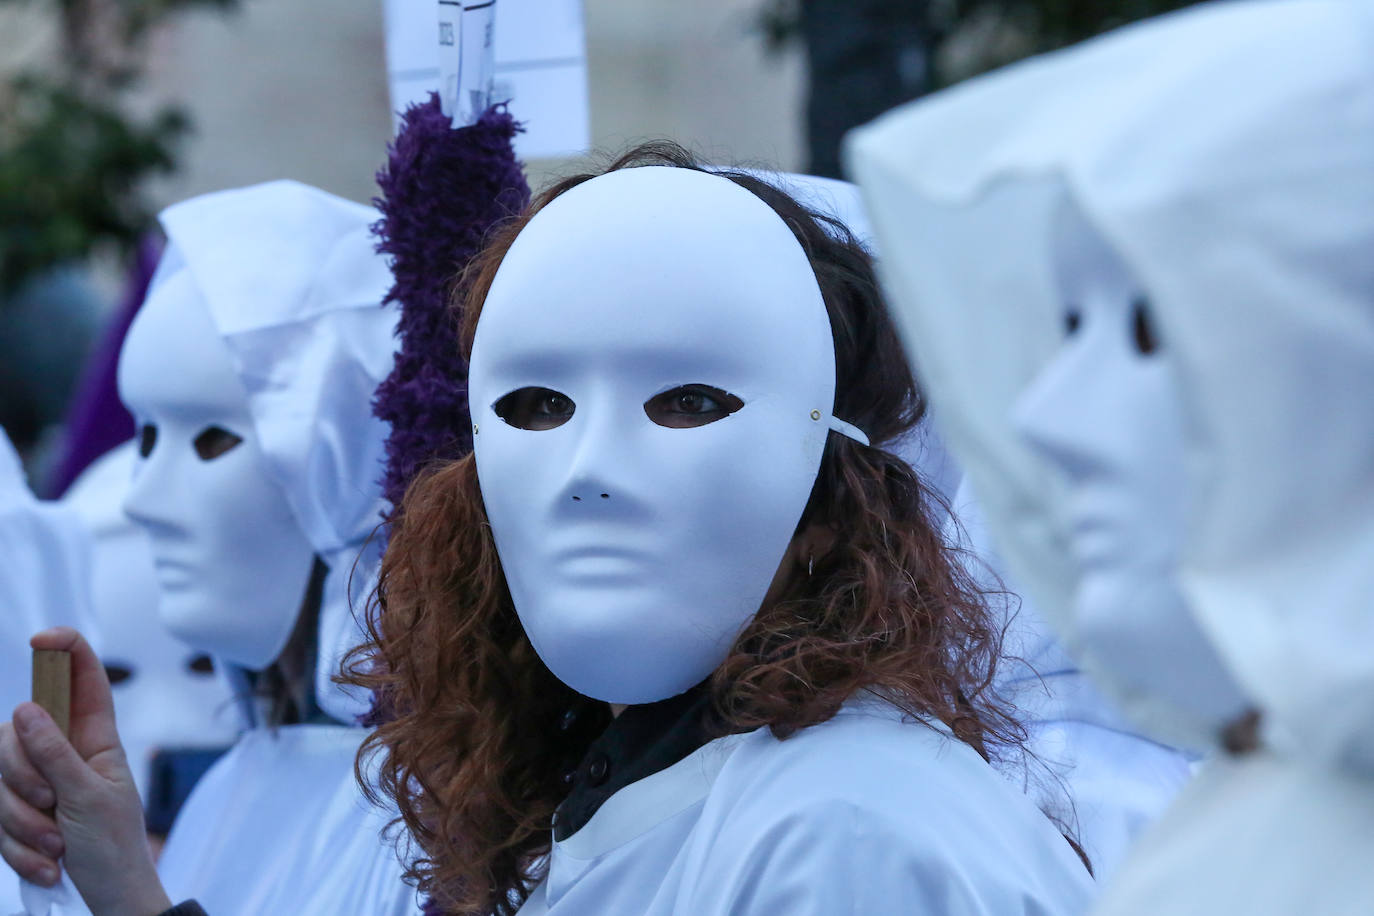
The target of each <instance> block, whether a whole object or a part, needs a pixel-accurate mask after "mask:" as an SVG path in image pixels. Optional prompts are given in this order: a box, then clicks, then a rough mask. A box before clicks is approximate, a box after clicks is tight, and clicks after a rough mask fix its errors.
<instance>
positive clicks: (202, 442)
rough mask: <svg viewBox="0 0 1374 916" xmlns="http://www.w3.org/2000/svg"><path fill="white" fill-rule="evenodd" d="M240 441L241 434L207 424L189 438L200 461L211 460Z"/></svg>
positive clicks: (241, 438)
mask: <svg viewBox="0 0 1374 916" xmlns="http://www.w3.org/2000/svg"><path fill="white" fill-rule="evenodd" d="M242 441H243V437H242V436H240V435H237V434H235V433H231V432H230V431H229V430H227V429H225V428H224V427H222V426H207V427H205V428H204V429H202V430H201V431H200V433H199V434H198V435H197V436H196V437H195V438H194V439H192V440H191V445H192V447H194V448H195V450H196V455H197V456H198V457H199V458H200V460H201V461H213V460H214V459H216V458H218V457H219V456H220V455H223V454H224V453H225V452H227V451H229V450H230V449H232V448H234V447H235V446H236V445H238V444H239V443H240V442H242Z"/></svg>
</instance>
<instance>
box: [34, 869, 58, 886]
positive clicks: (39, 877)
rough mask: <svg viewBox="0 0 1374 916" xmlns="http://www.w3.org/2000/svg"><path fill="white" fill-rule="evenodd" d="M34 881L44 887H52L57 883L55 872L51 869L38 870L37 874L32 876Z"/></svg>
mask: <svg viewBox="0 0 1374 916" xmlns="http://www.w3.org/2000/svg"><path fill="white" fill-rule="evenodd" d="M34 880H35V883H37V884H41V885H43V886H44V887H52V886H53V885H54V884H56V883H57V871H56V870H55V869H52V868H40V869H38V874H36V875H34Z"/></svg>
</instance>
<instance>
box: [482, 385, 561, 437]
mask: <svg viewBox="0 0 1374 916" xmlns="http://www.w3.org/2000/svg"><path fill="white" fill-rule="evenodd" d="M491 409H492V410H494V411H495V412H496V415H497V416H498V417H500V418H501V419H502V420H504V421H505V422H506V424H507V425H508V426H514V427H515V428H516V429H533V430H541V429H555V428H556V427H559V426H562V425H563V424H564V423H567V422H568V420H569V419H571V418H572V415H573V411H575V410H577V405H576V404H574V403H573V400H572V398H570V397H568V396H567V395H566V394H563V393H562V392H559V391H554V390H553V389H552V388H539V387H537V386H530V387H528V388H517V389H516V390H514V391H512V392H511V393H510V394H506V395H502V396H501V398H500V399H498V400H497V402H496V403H495V404H493V405H491Z"/></svg>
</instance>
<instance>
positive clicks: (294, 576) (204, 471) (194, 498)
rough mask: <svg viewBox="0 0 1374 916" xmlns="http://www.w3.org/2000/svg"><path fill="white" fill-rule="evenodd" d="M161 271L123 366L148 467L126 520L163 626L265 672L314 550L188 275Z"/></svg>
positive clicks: (123, 391) (123, 384)
mask: <svg viewBox="0 0 1374 916" xmlns="http://www.w3.org/2000/svg"><path fill="white" fill-rule="evenodd" d="M174 256H175V252H174V250H173V251H172V252H169V254H168V256H167V257H174ZM165 266H166V265H164V267H165ZM160 272H161V273H162V274H163V276H160V277H159V278H158V279H159V281H160V282H157V283H156V284H155V286H154V288H153V291H152V292H151V293H150V294H149V296H148V300H147V301H146V302H145V303H144V304H143V307H142V309H141V310H140V311H139V313H138V316H137V317H136V318H135V319H134V322H133V325H132V327H130V329H129V335H128V337H127V339H126V340H125V343H124V349H123V351H122V352H121V354H120V360H119V393H120V397H121V398H122V399H123V401H124V403H125V404H126V405H127V406H128V407H129V409H130V411H131V412H132V413H133V414H134V416H135V417H136V418H137V421H138V424H139V431H140V452H141V453H142V455H143V458H144V460H143V461H142V462H141V464H140V466H139V468H138V470H137V473H136V474H135V477H134V483H133V487H132V489H131V490H130V492H129V497H128V500H127V502H126V503H125V511H127V512H128V513H129V515H130V517H131V518H133V519H134V521H135V522H137V523H138V524H139V525H141V526H142V527H143V529H144V530H145V531H147V532H148V536H149V540H150V542H151V546H152V551H153V563H154V568H155V569H156V572H157V580H158V586H159V588H160V589H161V595H162V599H161V605H160V610H161V613H162V619H163V621H164V622H165V623H166V625H167V628H168V629H169V630H171V631H172V633H173V634H174V635H176V636H177V637H178V638H180V639H182V640H183V641H184V642H186V643H187V644H188V645H191V646H193V647H195V648H197V649H200V650H202V651H204V652H210V653H213V654H215V655H219V656H223V657H224V658H226V659H228V660H230V661H232V662H234V663H236V664H239V665H243V666H244V667H247V668H263V667H265V666H267V665H268V664H270V663H271V662H272V661H273V659H275V658H276V657H277V655H278V654H280V652H281V650H282V648H283V647H284V646H285V644H286V640H287V638H288V637H289V636H290V634H291V630H292V627H293V626H294V624H295V622H296V616H297V612H298V610H299V607H300V603H301V598H302V596H303V595H304V593H305V587H306V583H307V580H308V579H309V575H310V568H311V558H312V556H313V550H312V549H311V546H310V543H309V541H307V540H306V537H305V534H304V533H303V532H302V531H301V528H300V525H299V524H297V522H296V519H295V518H294V516H293V515H292V513H291V509H290V508H289V506H288V504H287V502H286V499H285V497H284V495H283V493H282V491H281V488H280V487H278V486H277V485H276V483H275V482H273V480H272V479H271V478H270V477H269V475H268V473H267V470H266V466H265V463H264V459H263V456H262V453H261V449H260V447H259V444H258V441H257V437H256V433H255V431H254V427H253V422H252V418H251V416H250V415H249V412H248V405H247V395H246V394H245V391H244V387H243V384H242V382H240V381H239V378H238V376H237V375H236V374H235V372H234V367H233V364H232V362H231V359H230V354H229V349H228V347H227V346H226V345H225V343H224V341H223V340H222V339H221V338H220V335H219V334H218V333H217V332H216V331H215V328H214V326H213V324H212V323H211V320H210V316H209V313H208V311H207V309H206V306H205V303H204V302H203V301H202V298H201V296H200V294H199V292H198V290H197V288H196V285H195V283H194V282H193V281H192V278H191V275H190V273H189V271H187V270H186V269H184V268H180V267H176V266H172V267H171V268H170V270H163V271H160Z"/></svg>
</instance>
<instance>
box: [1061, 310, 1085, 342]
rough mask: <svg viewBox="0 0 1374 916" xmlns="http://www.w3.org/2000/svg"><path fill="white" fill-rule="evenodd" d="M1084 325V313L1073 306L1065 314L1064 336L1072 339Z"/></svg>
mask: <svg viewBox="0 0 1374 916" xmlns="http://www.w3.org/2000/svg"><path fill="white" fill-rule="evenodd" d="M1082 324H1083V313H1082V312H1080V311H1079V310H1078V307H1077V306H1075V305H1071V306H1069V307H1068V309H1067V310H1066V311H1065V312H1064V336H1065V337H1072V336H1073V335H1075V334H1077V333H1078V328H1079V327H1080V326H1081V325H1082Z"/></svg>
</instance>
